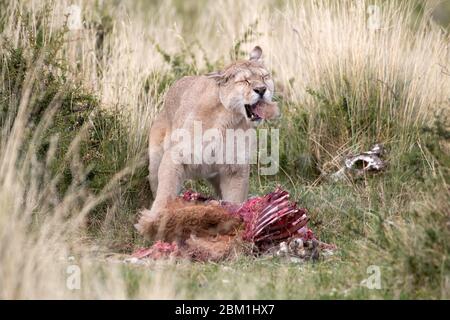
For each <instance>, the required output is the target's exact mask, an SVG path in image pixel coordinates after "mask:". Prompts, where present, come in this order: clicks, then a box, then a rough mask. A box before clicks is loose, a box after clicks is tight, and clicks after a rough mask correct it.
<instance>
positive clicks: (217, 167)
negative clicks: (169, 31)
mask: <svg viewBox="0 0 450 320" xmlns="http://www.w3.org/2000/svg"><path fill="white" fill-rule="evenodd" d="M261 53H262V52H261V48H259V47H255V48H254V49H253V51H252V52H251V54H250V60H245V61H237V62H235V63H233V64H232V65H230V66H228V67H227V68H225V69H224V70H223V71H220V72H215V73H212V74H209V75H206V76H188V77H184V78H182V79H180V80H178V81H176V82H175V83H174V84H173V85H172V87H171V88H170V89H169V90H168V92H167V95H166V97H165V101H164V108H163V110H162V111H161V113H160V114H159V115H158V116H157V118H156V119H155V121H154V122H153V125H152V128H151V130H150V138H149V158H150V163H149V172H150V175H149V180H150V185H151V189H152V193H153V196H154V198H155V199H154V202H153V205H152V209H151V210H150V211H149V210H145V211H144V212H143V214H142V217H141V219H140V221H139V223H138V224H137V225H136V228H137V229H138V230H139V231H140V232H144V233H145V230H147V229H148V228H147V227H146V225H147V224H148V223H151V221H153V220H155V219H157V217H158V214H159V213H160V212H161V211H162V210H163V209H164V208H165V206H166V205H167V204H168V202H169V201H170V200H172V199H174V198H175V197H176V196H177V195H178V194H179V192H180V191H181V187H182V184H183V182H184V181H185V180H186V179H192V178H204V179H207V180H208V181H209V182H210V183H211V184H212V186H213V187H214V189H215V191H216V193H217V194H218V196H219V197H221V198H222V199H224V200H227V201H231V202H243V201H244V200H245V199H246V198H247V194H248V179H249V165H248V164H205V163H202V164H184V163H182V164H177V163H174V161H172V157H171V152H172V151H173V149H174V143H173V141H172V140H171V135H172V133H173V132H174V130H176V129H180V128H183V129H186V130H188V131H189V132H191V133H192V134H193V127H194V125H193V124H194V122H195V121H201V123H202V129H203V131H206V130H207V129H210V128H217V129H218V130H219V131H220V133H221V135H222V136H223V137H225V131H226V129H243V130H247V129H249V128H252V127H254V126H256V125H257V122H256V121H251V120H250V119H249V118H248V116H247V115H246V111H245V107H244V106H245V104H252V105H258V114H259V115H262V117H263V118H265V119H272V118H275V117H278V116H279V110H278V106H277V105H276V103H274V102H272V101H271V99H272V95H273V91H274V85H273V81H272V79H271V77H270V74H269V72H268V71H267V70H266V68H265V67H264V65H263V64H262V61H261ZM261 89H265V91H260V90H261ZM255 90H256V91H255ZM261 92H265V93H264V94H263V95H262V94H261ZM258 123H259V122H258ZM237 151H240V150H237Z"/></svg>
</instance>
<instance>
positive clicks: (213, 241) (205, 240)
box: [186, 235, 245, 262]
mask: <svg viewBox="0 0 450 320" xmlns="http://www.w3.org/2000/svg"><path fill="white" fill-rule="evenodd" d="M239 239H240V237H235V236H231V235H218V236H215V237H213V236H209V237H201V238H200V237H194V236H193V237H191V238H189V239H188V240H187V241H186V247H187V250H186V252H187V256H188V257H189V258H190V259H192V260H194V261H214V262H218V261H223V260H226V259H231V258H233V257H236V256H238V255H239V254H240V253H242V252H243V251H244V250H245V246H244V245H243V243H242V241H241V240H239Z"/></svg>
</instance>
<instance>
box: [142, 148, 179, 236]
mask: <svg viewBox="0 0 450 320" xmlns="http://www.w3.org/2000/svg"><path fill="white" fill-rule="evenodd" d="M183 179H184V168H183V165H182V164H177V163H175V162H174V161H172V157H171V154H170V151H166V152H165V153H164V155H163V157H162V159H161V164H160V166H159V169H158V190H157V192H156V197H155V200H154V201H153V204H152V208H151V210H145V211H143V212H142V216H141V218H140V219H139V222H138V224H137V225H136V228H137V229H138V231H140V232H141V233H145V230H146V229H147V228H146V225H148V224H150V223H151V222H153V221H154V220H155V219H156V218H157V217H158V215H159V213H160V212H161V210H162V209H164V208H165V207H166V206H167V204H168V202H169V201H170V200H173V199H175V198H176V197H177V196H178V194H179V193H180V191H181V187H182V183H183Z"/></svg>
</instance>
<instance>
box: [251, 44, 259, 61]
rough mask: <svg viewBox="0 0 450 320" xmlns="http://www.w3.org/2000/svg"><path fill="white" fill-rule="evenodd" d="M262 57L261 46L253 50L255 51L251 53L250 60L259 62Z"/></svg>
mask: <svg viewBox="0 0 450 320" xmlns="http://www.w3.org/2000/svg"><path fill="white" fill-rule="evenodd" d="M261 56H262V49H261V47H260V46H256V47H254V48H253V50H252V51H251V52H250V60H251V61H253V60H259V59H261Z"/></svg>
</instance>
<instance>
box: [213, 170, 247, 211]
mask: <svg viewBox="0 0 450 320" xmlns="http://www.w3.org/2000/svg"><path fill="white" fill-rule="evenodd" d="M236 166H239V167H238V168H237V169H236V168H235V169H233V170H232V171H231V172H230V171H229V170H227V171H225V172H222V173H221V175H220V191H221V194H222V197H223V198H222V199H223V200H225V201H230V202H244V201H245V200H247V196H248V184H249V182H248V180H249V173H250V168H249V166H248V165H236Z"/></svg>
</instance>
